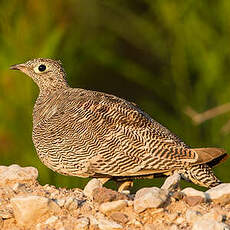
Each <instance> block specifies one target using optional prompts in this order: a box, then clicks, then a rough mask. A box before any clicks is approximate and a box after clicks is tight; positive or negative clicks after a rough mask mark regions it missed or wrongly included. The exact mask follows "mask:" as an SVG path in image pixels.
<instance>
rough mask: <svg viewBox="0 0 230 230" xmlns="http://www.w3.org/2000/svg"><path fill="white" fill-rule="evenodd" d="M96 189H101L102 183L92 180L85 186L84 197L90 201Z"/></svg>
mask: <svg viewBox="0 0 230 230" xmlns="http://www.w3.org/2000/svg"><path fill="white" fill-rule="evenodd" d="M96 188H102V183H101V181H100V180H98V179H96V178H93V179H91V180H90V181H89V182H88V184H87V185H86V186H85V188H84V190H83V193H84V195H85V196H87V197H89V198H90V199H91V200H92V199H93V191H94V189H96Z"/></svg>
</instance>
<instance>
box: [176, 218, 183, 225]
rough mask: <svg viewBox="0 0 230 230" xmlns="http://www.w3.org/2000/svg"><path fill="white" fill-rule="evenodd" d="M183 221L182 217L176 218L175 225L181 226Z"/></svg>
mask: <svg viewBox="0 0 230 230" xmlns="http://www.w3.org/2000/svg"><path fill="white" fill-rule="evenodd" d="M184 221H185V219H184V218H183V217H178V218H177V219H176V223H177V224H182V223H184Z"/></svg>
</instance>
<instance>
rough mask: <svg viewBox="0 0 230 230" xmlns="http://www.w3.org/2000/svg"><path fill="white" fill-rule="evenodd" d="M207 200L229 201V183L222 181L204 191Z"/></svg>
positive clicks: (224, 202) (216, 201) (225, 202)
mask: <svg viewBox="0 0 230 230" xmlns="http://www.w3.org/2000/svg"><path fill="white" fill-rule="evenodd" d="M205 195H206V197H207V199H208V200H211V201H214V202H215V203H222V204H228V203H230V183H223V184H220V185H218V186H216V187H214V188H211V189H209V190H207V191H206V192H205Z"/></svg>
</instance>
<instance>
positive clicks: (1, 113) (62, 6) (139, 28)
mask: <svg viewBox="0 0 230 230" xmlns="http://www.w3.org/2000/svg"><path fill="white" fill-rule="evenodd" d="M36 57H49V58H55V59H60V60H62V62H63V65H64V67H65V70H66V72H67V79H68V82H69V84H70V85H71V86H72V87H80V88H87V89H93V90H98V91H103V92H107V93H111V94H115V95H117V96H119V97H122V98H125V99H127V100H130V101H132V102H135V103H136V104H138V105H139V106H140V107H141V108H142V109H143V110H144V111H146V112H147V113H149V114H150V115H151V116H152V117H154V118H155V119H156V120H158V121H159V122H161V123H162V124H163V125H165V126H167V127H168V128H169V129H170V130H171V131H173V132H175V133H176V134H177V135H178V136H180V137H181V138H182V139H183V140H184V141H185V142H186V143H187V144H189V145H191V146H194V147H205V146H207V147H212V146H215V147H223V148H226V149H227V150H228V151H229V152H230V146H229V140H230V122H229V119H230V113H229V112H225V113H223V114H221V115H219V116H215V117H214V118H212V119H209V120H206V121H204V122H202V123H201V124H199V125H195V124H194V123H193V121H192V119H191V118H190V117H189V116H188V115H187V114H186V113H185V110H186V108H187V107H188V106H189V107H191V108H192V109H193V110H195V111H197V112H198V113H202V112H204V111H206V110H208V109H211V108H215V107H216V106H220V105H223V104H226V103H229V99H230V1H229V0H219V1H200V2H199V1H193V0H187V1H171V0H165V1H162V0H154V1H152V0H125V1H124V0H116V1H115V0H113V1H106V0H65V1H62V0H56V1H47V0H40V1H34V0H23V1H17V0H11V1H6V0H2V1H1V2H0V164H1V165H2V164H3V165H10V164H13V163H14V164H15V163H16V164H19V165H21V166H34V167H37V168H38V170H39V180H40V182H41V183H42V184H46V183H49V184H54V185H56V186H66V187H69V188H70V187H82V186H84V185H85V183H86V182H87V180H85V179H78V178H73V177H65V176H61V175H58V174H56V173H54V172H52V171H51V170H49V169H48V168H47V167H46V166H44V165H43V164H42V163H41V162H40V161H39V159H38V157H37V155H36V153H35V149H34V147H33V143H32V140H31V132H32V109H33V105H34V102H35V100H36V97H37V95H38V88H37V86H36V85H35V84H34V83H33V82H32V80H31V79H29V78H28V77H26V76H25V75H23V74H22V73H19V72H13V71H9V66H10V65H12V64H17V63H22V62H25V61H26V60H28V59H32V58H36ZM227 111H228V109H227ZM190 115H191V113H190ZM215 172H216V174H217V175H218V177H219V178H220V179H222V180H223V181H226V182H230V160H228V161H227V162H225V163H223V164H222V165H220V166H218V167H217V168H215ZM160 183H162V180H161V179H154V180H144V181H140V180H139V181H135V187H134V190H136V189H137V188H139V187H140V186H144V185H145V186H158V185H159V184H160ZM188 185H189V186H191V185H192V184H189V183H187V184H186V183H183V186H188ZM107 186H114V184H113V183H111V182H110V183H108V184H107Z"/></svg>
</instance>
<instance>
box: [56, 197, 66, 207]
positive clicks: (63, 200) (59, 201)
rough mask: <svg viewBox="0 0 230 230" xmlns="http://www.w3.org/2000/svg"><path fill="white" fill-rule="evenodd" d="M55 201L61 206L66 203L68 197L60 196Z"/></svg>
mask: <svg viewBox="0 0 230 230" xmlns="http://www.w3.org/2000/svg"><path fill="white" fill-rule="evenodd" d="M55 202H56V203H57V204H58V205H59V206H60V207H63V206H64V205H65V202H66V199H65V198H60V199H57V200H55Z"/></svg>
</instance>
